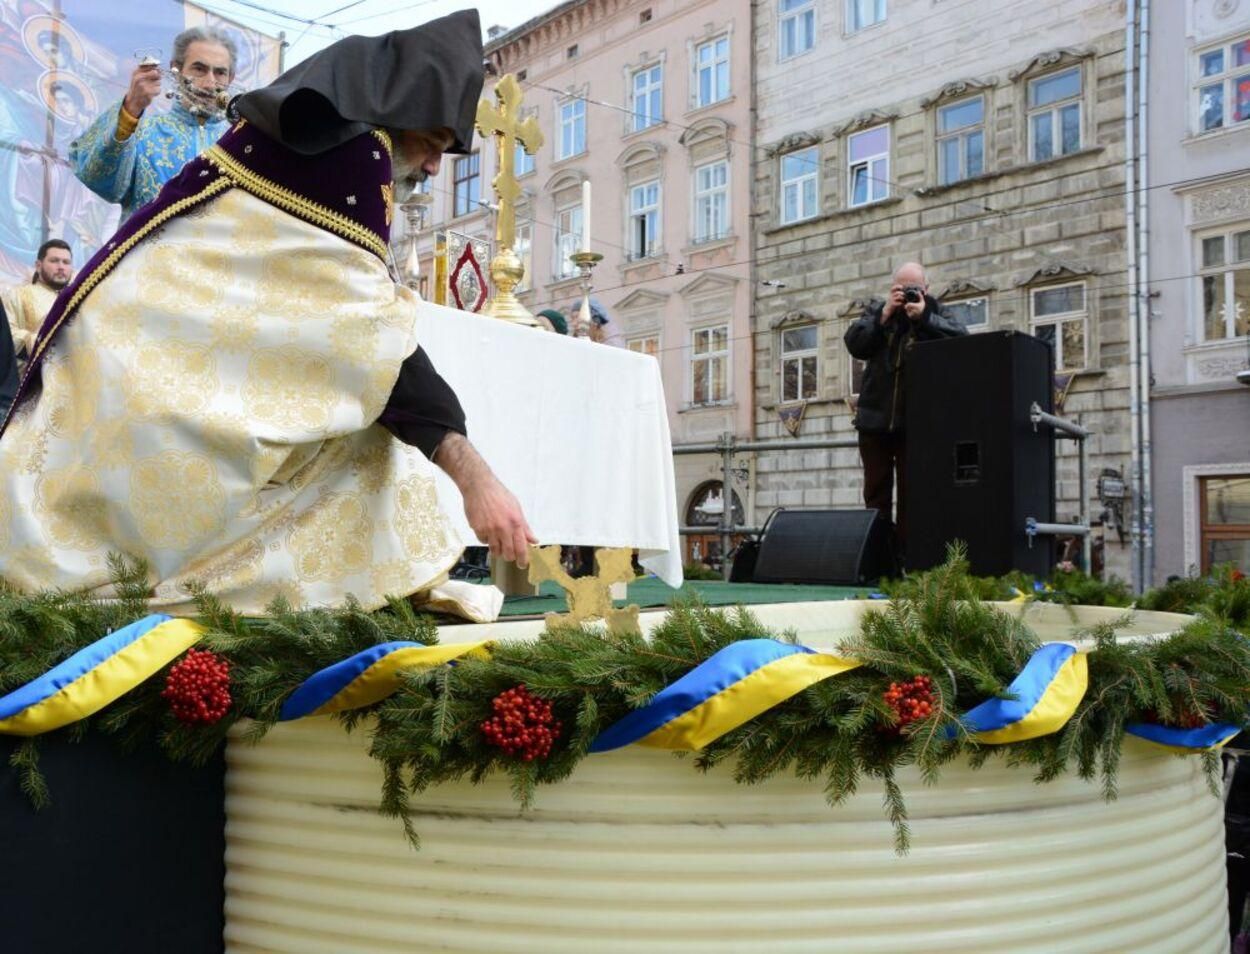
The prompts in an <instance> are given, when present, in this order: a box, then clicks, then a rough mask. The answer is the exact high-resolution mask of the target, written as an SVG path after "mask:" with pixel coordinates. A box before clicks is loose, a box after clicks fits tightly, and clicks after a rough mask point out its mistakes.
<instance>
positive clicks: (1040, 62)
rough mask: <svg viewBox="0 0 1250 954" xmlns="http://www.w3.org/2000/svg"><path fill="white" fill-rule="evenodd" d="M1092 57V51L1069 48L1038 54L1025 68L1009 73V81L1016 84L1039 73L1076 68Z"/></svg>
mask: <svg viewBox="0 0 1250 954" xmlns="http://www.w3.org/2000/svg"><path fill="white" fill-rule="evenodd" d="M1092 55H1093V51H1092V50H1085V49H1071V48H1069V47H1063V48H1061V49H1058V50H1047V51H1046V52H1045V53H1039V54H1037V56H1035V57H1033V59H1031V60H1029V62H1028V63H1026V64H1025V65H1024V67H1023V68H1021V69H1018V70H1012V71H1011V72H1009V73H1008V74H1007V79H1009V80H1011V81H1012V82H1013V83H1014V82H1015V81H1016V80H1018V79H1022V78H1024V77H1028V76H1037V75H1038V74H1039V73H1049V72H1050V71H1051V70H1053V69H1056V68H1058V67H1062V66H1075V65H1076V64H1077V63H1080V62H1082V61H1083V60H1085V59H1087V58H1089V57H1090V56H1092Z"/></svg>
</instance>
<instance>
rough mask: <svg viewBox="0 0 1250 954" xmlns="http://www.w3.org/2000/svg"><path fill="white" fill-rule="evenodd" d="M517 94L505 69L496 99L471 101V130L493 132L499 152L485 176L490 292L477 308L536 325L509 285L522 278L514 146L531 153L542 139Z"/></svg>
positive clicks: (484, 133) (538, 325)
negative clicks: (492, 202)
mask: <svg viewBox="0 0 1250 954" xmlns="http://www.w3.org/2000/svg"><path fill="white" fill-rule="evenodd" d="M522 98H523V94H522V93H521V84H520V83H518V82H517V79H516V77H515V76H513V75H512V74H511V73H508V74H507V75H506V76H503V77H501V78H500V80H499V82H498V83H496V84H495V99H496V101H497V104H498V105H492V103H491V102H490V100H486V99H484V100H482V101H481V102H479V103H478V104H477V131H478V133H479V134H480V135H482V136H493V137H494V139H495V145H496V147H497V149H498V156H499V173H498V174H497V175H496V176H495V178H494V179H492V180H491V187H492V188H493V189H494V190H495V198H496V199H497V200H498V204H499V218H498V221H497V222H496V225H495V244H496V247H497V248H498V250H499V251H498V252H497V253H496V254H495V257H494V258H493V259H492V260H491V263H490V280H491V288H492V290H493V292H494V294H493V295H492V296H491V299H490V301H488V302H487V303H486V306H485V307H484V308H483V309H482V311H483V312H484V313H485V314H488V315H491V316H493V317H495V318H502V319H504V320H505V321H512V322H515V323H517V324H522V325H529V326H531V327H535V328H541V327H542V324H541V323H540V322H539V321H538V320H537V319H535V318H534V316H533V315H531V314H530V313H529V311H528V309H526V307H525V306H524V305H523V304H521V302H520V301H519V300H518V299H517V297H516V295H515V294H514V289H515V288H516V287H517V285H519V284H520V283H521V281H522V280H523V279H524V278H525V265H524V263H522V261H521V259H520V257H519V256H518V255H517V254H516V252H515V251H514V250H513V248H512V246H513V243H514V242H515V241H516V202H517V199H519V198H520V197H521V186H520V184H519V183H518V182H517V181H516V170H515V168H514V162H515V160H516V147H517V146H518V145H519V146H520V147H521V148H522V149H524V150H525V151H526V153H528V154H529V155H531V156H532V155H534V153H536V152H537V151H538V150H539V148H541V146H542V144H543V134H542V130H541V129H539V127H538V120H536V119H535V118H534V117H533V116H527V117H526V118H525V119H523V120H522V119H521V100H522Z"/></svg>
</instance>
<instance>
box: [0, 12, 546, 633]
mask: <svg viewBox="0 0 1250 954" xmlns="http://www.w3.org/2000/svg"><path fill="white" fill-rule="evenodd" d="M481 64H482V57H481V33H480V28H479V24H478V19H477V15H476V13H473V12H464V13H460V14H454V15H452V16H450V17H445V18H443V19H442V20H438V21H435V22H434V23H431V24H428V25H426V26H424V27H420V28H417V29H414V30H408V31H403V32H400V33H395V34H388V35H387V36H384V37H378V38H363V37H351V38H348V39H347V40H344V41H340V43H338V44H335V46H332V47H329V48H327V49H326V50H325V51H323V52H322V53H320V54H318V55H316V56H314V57H312V58H311V59H309V60H306V61H304V62H303V63H301V64H300V65H299V66H297V67H295V68H294V69H293V70H291V71H289V72H288V73H287V74H284V75H283V76H282V77H279V79H278V80H276V81H275V83H274V84H273V85H272V86H271V87H269V88H267V89H265V90H259V91H257V92H256V93H252V94H247V95H245V96H244V97H242V98H241V99H240V100H239V101H236V104H235V117H236V121H235V123H234V125H233V126H232V128H231V130H230V132H228V133H227V134H226V135H225V136H224V137H223V138H222V139H221V141H220V142H219V143H218V144H217V145H216V146H214V147H213V148H212V149H210V150H209V151H208V152H207V153H206V154H205V155H203V156H201V157H199V158H197V159H195V160H193V161H192V162H190V163H188V164H187V166H185V167H184V169H183V171H182V172H181V174H180V175H179V176H177V177H176V178H175V179H173V180H171V181H170V182H169V183H168V184H167V185H166V186H165V188H164V189H163V190H162V192H161V194H160V196H159V197H158V198H157V200H155V201H154V202H153V203H151V204H149V205H147V206H145V207H144V208H143V209H142V210H140V211H139V212H138V213H137V214H136V215H135V216H134V217H132V218H131V219H129V220H128V221H127V222H126V223H125V224H124V225H123V227H122V229H121V230H120V231H119V232H118V233H117V234H116V235H115V236H113V238H112V240H111V241H109V242H108V243H106V244H105V246H104V247H103V248H102V249H101V250H100V252H99V253H98V254H97V255H96V257H95V258H93V259H92V260H91V262H89V263H88V264H87V265H86V266H85V267H84V268H83V270H82V272H81V273H80V275H79V276H78V278H77V279H76V281H75V282H74V283H72V284H71V286H70V287H69V289H68V290H67V292H66V293H65V294H64V295H62V296H61V298H59V299H58V301H57V303H56V307H54V309H53V311H52V313H51V314H50V315H49V316H48V319H47V321H46V323H45V325H44V327H43V328H42V329H41V331H40V333H39V335H38V337H37V338H36V340H35V342H34V344H33V347H32V350H31V357H30V361H29V362H28V366H27V369H26V372H25V375H24V377H23V380H22V384H21V387H20V390H19V393H18V396H17V399H16V400H15V402H14V405H13V409H12V410H11V411H10V412H9V416H8V417H7V418H6V419H5V423H4V430H3V432H2V433H0V579H2V580H3V581H4V582H5V583H6V584H8V585H10V586H13V587H16V588H18V589H21V590H42V589H47V588H52V587H64V588H86V589H88V590H89V591H92V592H94V593H96V594H98V595H101V596H106V597H107V596H108V595H110V585H111V583H110V577H109V569H108V557H109V554H110V553H120V554H124V555H128V556H130V557H133V558H140V559H142V560H144V561H145V562H146V563H147V564H148V565H149V566H150V568H151V583H152V596H151V601H150V602H151V605H152V607H153V608H154V609H163V610H164V611H166V612H175V613H177V612H189V611H191V610H192V608H193V604H192V603H191V600H190V587H191V584H192V583H193V582H198V583H202V584H203V585H205V586H206V587H207V589H208V590H209V591H211V592H213V593H216V594H218V595H219V596H220V597H222V598H223V599H224V600H225V601H226V602H227V603H228V604H230V605H231V606H233V607H234V608H235V609H236V610H237V611H240V612H244V613H253V614H255V613H260V612H262V611H263V610H264V609H265V607H266V605H267V604H268V603H269V602H270V601H271V600H273V599H274V598H275V597H276V596H284V597H286V598H288V599H289V600H290V601H291V602H292V603H294V604H296V605H337V604H341V603H342V602H343V601H344V600H345V599H346V598H347V597H348V596H349V595H351V596H355V597H356V598H357V599H358V600H359V601H360V602H361V603H362V604H363V605H364V606H365V607H366V608H373V607H377V606H379V605H382V603H383V602H384V600H385V599H386V597H387V596H404V595H410V594H419V593H432V595H433V597H434V598H435V599H440V598H442V596H443V593H444V592H445V591H440V590H439V589H438V588H439V587H440V585H442V584H443V582H444V581H445V578H446V573H447V570H448V569H449V568H450V567H451V566H452V564H453V563H455V561H456V560H457V558H458V557H459V554H460V552H461V549H462V547H461V542H460V541H459V540H458V539H457V538H456V534H455V532H454V531H453V530H452V528H451V527H450V526H449V524H448V523H447V521H446V519H445V517H444V515H443V514H442V512H441V511H440V509H439V505H438V501H437V498H436V494H435V484H434V479H433V474H432V467H433V465H434V464H437V465H438V466H441V467H442V468H443V469H444V470H446V471H447V472H448V473H449V474H450V475H451V477H452V479H453V480H454V481H455V482H456V484H457V486H458V487H459V488H460V490H461V492H462V493H463V495H464V498H465V508H466V514H467V517H468V520H469V525H470V526H471V527H472V528H473V529H474V531H475V533H477V535H478V537H479V538H480V539H481V540H482V541H483V542H485V543H487V544H488V545H489V546H491V548H492V549H493V550H494V551H495V552H497V553H498V554H500V555H502V556H503V557H504V558H506V559H518V560H521V561H522V562H523V561H524V554H525V548H526V546H527V544H528V543H531V542H535V541H534V538H533V535H532V534H531V533H530V531H529V528H528V526H527V525H526V523H525V518H524V515H523V514H522V513H521V509H520V507H519V505H518V504H517V502H516V500H515V498H514V497H513V496H512V495H511V494H510V493H509V492H508V491H507V490H506V488H504V487H503V485H502V484H500V483H499V481H498V480H497V479H496V478H495V477H494V475H493V473H492V472H491V470H490V468H489V467H488V466H487V465H486V463H485V462H484V461H482V459H481V458H480V457H479V456H478V455H477V454H476V452H475V451H474V450H473V448H472V445H471V444H469V442H468V440H467V439H466V437H465V434H464V432H465V424H464V419H463V414H462V412H460V409H459V403H458V402H457V401H456V399H455V395H454V394H452V393H451V391H450V389H449V388H448V387H447V385H446V384H445V383H444V382H442V379H441V378H439V377H438V375H437V373H436V372H435V371H434V369H433V368H432V366H431V365H430V363H429V361H428V359H426V358H425V356H424V353H423V352H422V351H420V348H419V341H418V340H417V330H418V328H419V322H418V315H419V312H420V310H421V308H422V307H423V305H422V303H421V302H420V301H419V300H418V299H417V298H416V296H415V295H413V294H412V293H411V292H410V291H409V290H408V289H406V288H404V287H403V286H402V285H399V284H397V283H396V282H395V281H394V280H393V278H392V276H391V274H390V273H389V271H388V266H387V258H388V251H387V238H388V227H389V224H390V220H391V217H392V214H393V212H392V210H393V204H394V202H395V201H396V199H397V194H396V193H397V192H398V193H399V195H401V196H402V194H403V193H404V191H405V190H410V189H411V188H412V187H413V185H414V182H415V181H419V180H420V179H421V178H423V177H424V176H426V175H430V174H433V173H434V172H437V170H438V166H439V161H440V158H441V154H442V153H443V152H444V151H450V152H465V151H468V149H469V147H470V140H471V136H472V129H473V125H472V124H473V114H474V109H475V106H476V101H477V99H478V97H479V95H480V90H481V85H482V70H481ZM427 457H430V458H432V459H433V463H431V460H429V459H427ZM469 589H473V590H475V591H477V592H478V595H479V596H480V595H481V593H482V592H483V591H485V590H486V588H481V587H477V588H469ZM463 595H464V594H463V593H453V594H450V595H449V596H448V598H449V599H452V600H459V602H460V609H461V610H462V611H464V612H465V613H466V614H467V615H469V616H471V617H472V618H477V619H485V618H490V617H492V616H493V615H494V613H496V612H497V611H498V600H497V591H496V597H495V599H493V600H492V599H486V600H481V599H470V600H468V605H465V600H464V599H463Z"/></svg>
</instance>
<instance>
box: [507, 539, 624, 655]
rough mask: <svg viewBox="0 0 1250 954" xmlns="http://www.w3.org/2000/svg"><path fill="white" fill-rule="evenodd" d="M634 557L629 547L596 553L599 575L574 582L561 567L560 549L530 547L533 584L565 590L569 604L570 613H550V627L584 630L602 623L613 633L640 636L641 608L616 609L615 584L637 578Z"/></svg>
mask: <svg viewBox="0 0 1250 954" xmlns="http://www.w3.org/2000/svg"><path fill="white" fill-rule="evenodd" d="M633 556H634V551H633V550H631V549H630V548H629V547H617V548H615V549H606V548H605V549H601V550H595V571H596V572H595V575H594V576H583V577H579V578H577V579H574V578H573V577H571V576H569V574H568V572H567V571H566V570H565V569H564V567H563V565H562V564H561V563H560V547H558V546H551V547H530V569H529V580H530V582H531V583H533V584H534V585H535V586H537V585H538V584H539V583H544V582H546V581H547V580H551V581H552V582H554V583H556V584H558V585H559V586H561V587H562V588H563V589H564V595H565V597H566V599H567V600H568V604H569V611H568V613H565V614H560V613H548V614H547V616H546V620H547V625H548V626H560V625H572V626H580V625H582V623H584V622H586V621H587V620H591V619H602V620H604V621H605V622H606V623H607V624H608V630H609V631H611V632H613V633H636V632H638V607H637V606H626V607H623V608H622V609H615V608H614V607H613V606H612V584H613V583H628V582H629V581H630V580H632V579H633V578H634V565H633Z"/></svg>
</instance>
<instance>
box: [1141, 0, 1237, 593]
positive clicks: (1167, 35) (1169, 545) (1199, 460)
mask: <svg viewBox="0 0 1250 954" xmlns="http://www.w3.org/2000/svg"><path fill="white" fill-rule="evenodd" d="M1150 12H1151V22H1150V44H1149V58H1148V63H1147V71H1148V75H1149V77H1150V80H1149V83H1148V86H1147V92H1148V97H1149V105H1148V120H1149V122H1148V127H1147V128H1148V130H1149V142H1148V154H1149V157H1150V165H1149V178H1148V182H1147V186H1148V189H1149V191H1148V197H1149V208H1148V218H1147V222H1146V225H1147V230H1148V235H1149V239H1148V242H1147V243H1146V244H1147V248H1148V251H1149V259H1148V263H1147V277H1146V281H1147V286H1146V287H1147V289H1148V291H1149V310H1150V325H1151V336H1150V338H1151V340H1150V357H1151V365H1152V369H1153V372H1154V374H1153V378H1154V380H1153V387H1152V389H1151V411H1150V430H1151V437H1152V440H1151V444H1152V447H1153V454H1152V459H1151V484H1152V487H1153V490H1154V514H1155V516H1154V531H1155V532H1154V541H1155V546H1154V560H1153V564H1154V565H1153V568H1152V569H1153V578H1154V582H1155V583H1161V582H1163V581H1164V580H1165V579H1166V578H1167V577H1168V576H1171V575H1184V574H1188V573H1195V572H1199V573H1202V572H1206V571H1207V570H1209V569H1210V567H1211V565H1212V564H1213V563H1221V562H1228V561H1234V562H1237V563H1239V564H1240V566H1241V569H1242V570H1243V571H1245V572H1250V387H1246V386H1245V385H1244V384H1241V383H1239V382H1238V378H1237V375H1238V374H1239V373H1242V375H1243V377H1244V376H1245V374H1246V372H1247V368H1250V172H1247V167H1248V166H1250V161H1248V160H1250V0H1240V2H1236V0H1184V2H1183V3H1159V2H1154V3H1152V4H1150ZM1248 383H1250V382H1248Z"/></svg>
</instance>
